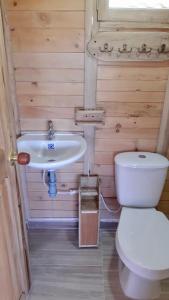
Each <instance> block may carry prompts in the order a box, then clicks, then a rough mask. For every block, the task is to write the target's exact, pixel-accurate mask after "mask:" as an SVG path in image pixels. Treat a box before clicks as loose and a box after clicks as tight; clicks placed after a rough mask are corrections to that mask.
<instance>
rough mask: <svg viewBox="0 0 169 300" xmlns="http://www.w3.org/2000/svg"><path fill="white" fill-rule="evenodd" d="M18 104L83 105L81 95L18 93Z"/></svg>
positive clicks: (41, 105) (40, 105)
mask: <svg viewBox="0 0 169 300" xmlns="http://www.w3.org/2000/svg"><path fill="white" fill-rule="evenodd" d="M17 100H18V103H19V105H23V106H33V107H34V106H39V107H43V106H46V103H47V104H48V107H67V108H69V107H76V106H82V105H83V96H75V95H74V96H69V95H66V96H60V95H59V96H57V95H56V96H49V95H48V96H42V95H36V96H35V95H18V97H17Z"/></svg>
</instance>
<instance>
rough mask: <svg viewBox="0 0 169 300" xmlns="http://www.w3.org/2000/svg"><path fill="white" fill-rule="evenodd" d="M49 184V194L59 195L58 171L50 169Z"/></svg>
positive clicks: (51, 195)
mask: <svg viewBox="0 0 169 300" xmlns="http://www.w3.org/2000/svg"><path fill="white" fill-rule="evenodd" d="M48 177H49V181H48V185H49V190H48V195H49V197H51V198H54V197H56V195H57V186H56V172H55V171H53V170H52V171H48Z"/></svg>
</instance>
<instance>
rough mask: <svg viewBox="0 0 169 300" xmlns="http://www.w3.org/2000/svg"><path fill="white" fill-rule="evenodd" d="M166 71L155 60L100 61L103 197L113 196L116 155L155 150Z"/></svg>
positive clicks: (98, 153) (98, 164)
mask: <svg viewBox="0 0 169 300" xmlns="http://www.w3.org/2000/svg"><path fill="white" fill-rule="evenodd" d="M168 73H169V68H168V67H161V66H160V65H159V64H158V65H156V64H155V63H154V64H150V65H149V66H147V64H145V63H137V64H135V63H130V64H128V63H127V64H123V65H121V66H111V65H108V64H104V63H103V62H102V63H99V65H98V74H97V106H98V107H103V108H104V109H105V111H106V121H105V126H104V128H100V129H99V128H98V130H97V131H96V144H95V169H96V172H97V173H98V174H99V175H101V178H102V185H103V186H104V188H106V194H105V196H108V197H116V191H115V184H114V162H113V159H114V155H115V154H117V153H118V152H124V151H152V152H153V151H155V150H156V146H157V138H158V133H159V126H160V119H161V113H162V108H163V101H164V96H165V89H166V83H167V78H168ZM112 183H113V184H112ZM166 186H167V184H166ZM165 189H166V188H165ZM168 192H169V189H168ZM166 198H167V200H169V194H168V193H166V192H164V194H163V198H162V199H163V200H164V199H166ZM162 203H163V204H161V206H159V208H160V209H161V208H162V210H163V211H166V209H164V208H165V207H166V206H169V204H168V203H167V204H166V202H165V207H164V202H162ZM168 212H169V208H168Z"/></svg>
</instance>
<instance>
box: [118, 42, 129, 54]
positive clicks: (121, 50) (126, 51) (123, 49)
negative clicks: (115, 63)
mask: <svg viewBox="0 0 169 300" xmlns="http://www.w3.org/2000/svg"><path fill="white" fill-rule="evenodd" d="M118 52H120V53H131V52H132V48H130V50H129V49H127V44H123V48H122V49H120V48H119V49H118Z"/></svg>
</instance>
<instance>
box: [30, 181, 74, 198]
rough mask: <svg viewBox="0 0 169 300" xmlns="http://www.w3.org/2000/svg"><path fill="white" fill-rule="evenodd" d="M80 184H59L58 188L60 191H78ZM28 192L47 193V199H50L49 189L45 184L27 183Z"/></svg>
mask: <svg viewBox="0 0 169 300" xmlns="http://www.w3.org/2000/svg"><path fill="white" fill-rule="evenodd" d="M78 185H79V184H78V182H60V183H59V182H58V183H57V187H58V190H60V191H67V190H69V189H78ZM27 190H28V192H46V195H45V197H46V198H47V197H48V194H47V192H48V187H47V186H45V185H44V184H43V182H42V181H41V182H37V181H34V182H27Z"/></svg>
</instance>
